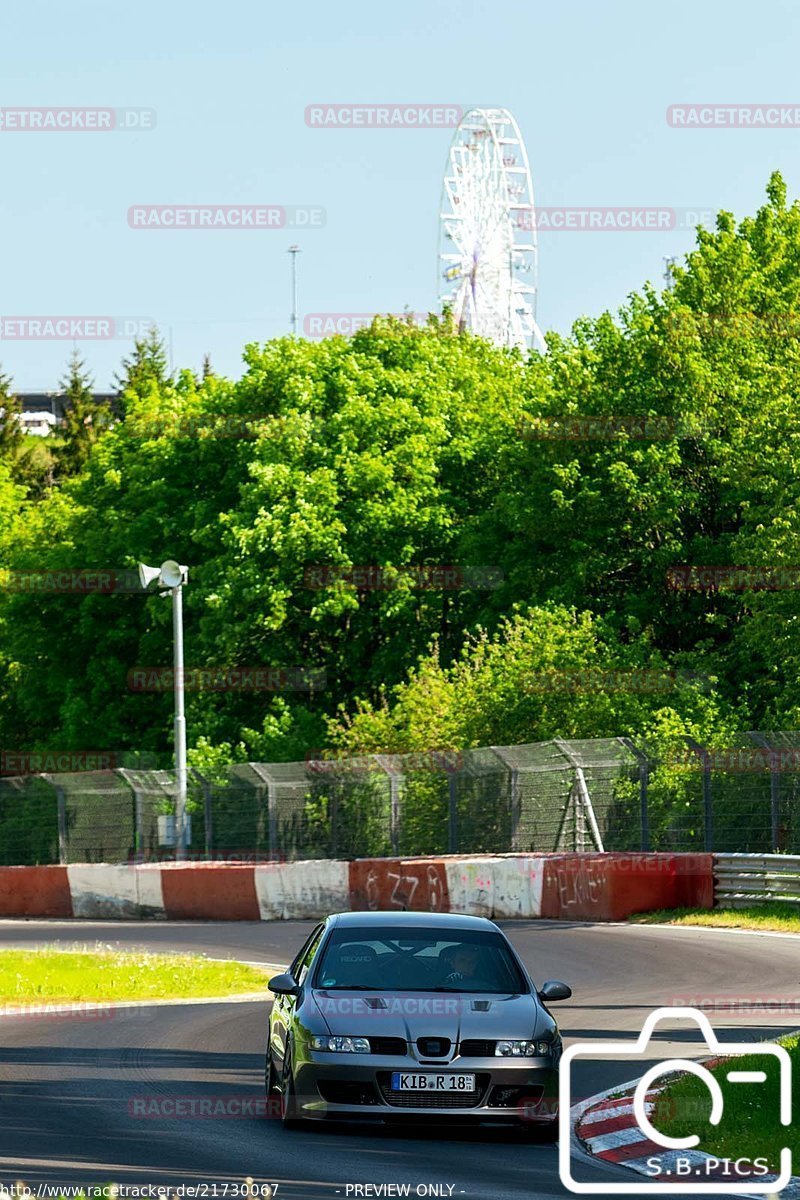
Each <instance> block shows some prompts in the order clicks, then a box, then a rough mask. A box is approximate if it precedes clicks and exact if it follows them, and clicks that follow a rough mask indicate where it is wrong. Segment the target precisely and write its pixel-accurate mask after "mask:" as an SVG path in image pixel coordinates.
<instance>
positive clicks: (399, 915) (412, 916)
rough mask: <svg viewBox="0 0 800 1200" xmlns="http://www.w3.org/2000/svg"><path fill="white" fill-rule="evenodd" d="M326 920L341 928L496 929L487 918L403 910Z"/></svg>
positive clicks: (339, 915) (342, 915)
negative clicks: (375, 926) (374, 926)
mask: <svg viewBox="0 0 800 1200" xmlns="http://www.w3.org/2000/svg"><path fill="white" fill-rule="evenodd" d="M328 920H329V921H330V923H331V924H335V925H337V926H339V927H341V928H345V929H347V928H350V927H353V926H357V927H358V928H360V929H363V928H364V927H368V926H370V925H380V926H382V927H383V928H386V927H387V926H388V927H391V928H396V929H451V930H455V929H483V930H485V929H486V927H487V926H489V927H491V928H493V929H497V926H496V925H495V923H494V921H490V920H489V918H488V917H470V916H467V915H466V914H464V913H440V912H407V911H405V909H404V910H402V911H400V912H398V911H396V910H395V911H392V912H372V911H369V912H343V913H333V914H332V915H331V916H330V917H329V918H328Z"/></svg>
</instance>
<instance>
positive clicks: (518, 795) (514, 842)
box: [511, 767, 522, 850]
mask: <svg viewBox="0 0 800 1200" xmlns="http://www.w3.org/2000/svg"><path fill="white" fill-rule="evenodd" d="M521 817H522V790H521V788H520V785H519V770H518V768H517V767H512V768H511V849H512V850H519V824H520V819H521Z"/></svg>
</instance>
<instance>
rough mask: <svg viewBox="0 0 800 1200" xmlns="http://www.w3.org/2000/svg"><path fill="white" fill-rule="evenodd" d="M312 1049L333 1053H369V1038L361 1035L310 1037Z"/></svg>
mask: <svg viewBox="0 0 800 1200" xmlns="http://www.w3.org/2000/svg"><path fill="white" fill-rule="evenodd" d="M311 1049H312V1050H330V1051H332V1052H333V1053H334V1054H369V1040H368V1039H367V1038H362V1037H327V1036H324V1037H317V1036H315V1037H312V1039H311Z"/></svg>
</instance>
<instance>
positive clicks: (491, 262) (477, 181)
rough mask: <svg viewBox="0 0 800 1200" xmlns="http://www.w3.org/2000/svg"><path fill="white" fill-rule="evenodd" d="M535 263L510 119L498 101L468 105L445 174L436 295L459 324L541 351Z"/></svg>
mask: <svg viewBox="0 0 800 1200" xmlns="http://www.w3.org/2000/svg"><path fill="white" fill-rule="evenodd" d="M537 265H538V262H537V249H536V225H535V221H534V207H533V185H532V183H531V173H530V167H529V166H528V155H527V152H526V150H525V143H524V142H523V140H522V135H521V134H520V131H519V129H518V127H517V123H516V121H515V120H514V118H513V117H512V115H511V113H510V112H508V110H507V109H505V108H473V109H470V111H469V112H467V113H466V114H465V115H464V117H463V118H462V120H461V123H460V124H459V126H458V128H457V129H456V132H455V134H454V135H453V141H452V143H451V146H450V153H449V156H448V160H447V168H446V170H445V176H444V185H443V189H442V205H441V214H440V226H439V271H440V277H439V283H440V288H439V300H440V302H441V303H442V304H443V305H447V306H448V307H449V308H450V310H451V312H452V314H453V317H454V319H455V320H456V321H457V322H458V324H459V327H461V328H466V329H470V330H472V332H473V333H476V334H479V335H480V336H481V337H486V338H489V339H491V341H493V342H496V343H497V344H498V345H501V346H518V347H519V348H520V349H523V350H527V349H536V350H540V351H541V352H543V353H544V352H545V351H546V350H547V346H546V343H545V340H544V337H543V335H542V333H541V330H540V329H539V326H538V325H537V324H536V291H537V287H536V273H537Z"/></svg>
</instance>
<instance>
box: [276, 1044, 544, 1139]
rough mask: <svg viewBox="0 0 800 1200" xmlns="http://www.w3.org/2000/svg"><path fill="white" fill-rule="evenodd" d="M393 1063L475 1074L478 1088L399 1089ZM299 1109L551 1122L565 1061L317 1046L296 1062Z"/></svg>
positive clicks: (324, 1113) (406, 1068) (311, 1113)
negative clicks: (435, 1057) (432, 1058)
mask: <svg viewBox="0 0 800 1200" xmlns="http://www.w3.org/2000/svg"><path fill="white" fill-rule="evenodd" d="M393 1071H402V1072H404V1073H408V1072H418V1073H426V1074H441V1073H443V1072H444V1073H446V1074H450V1073H454V1074H470V1075H475V1077H476V1088H475V1091H474V1092H436V1091H425V1092H394V1091H392V1089H391V1087H390V1080H391V1075H392V1072H393ZM294 1074H295V1094H296V1098H297V1111H298V1115H299V1116H303V1117H311V1118H318V1119H324V1118H334V1117H335V1118H359V1119H361V1120H365V1119H366V1120H369V1119H373V1120H374V1119H380V1120H391V1119H397V1120H409V1119H413V1118H414V1117H418V1118H424V1119H426V1120H428V1119H430V1118H445V1119H449V1118H452V1119H464V1118H468V1119H472V1120H482V1121H495V1122H497V1121H500V1122H521V1121H524V1122H530V1123H531V1124H537V1125H540V1124H552V1122H553V1121H555V1120H556V1119H557V1117H558V1069H557V1067H556V1066H555V1065H554V1063H553V1060H552V1059H550V1058H530V1059H519V1058H514V1059H512V1058H497V1057H491V1058H460V1057H458V1058H454V1059H451V1060H450V1061H449V1062H447V1063H436V1064H432V1063H429V1062H428V1063H426V1062H420V1061H419V1060H417V1059H415V1058H412V1057H411V1056H409V1057H407V1058H405V1059H404V1060H398V1059H397V1058H394V1057H393V1058H387V1057H383V1056H381V1055H374V1054H324V1055H323V1054H313V1055H311V1056H310V1057H309V1058H308V1059H307V1060H305V1061H303V1062H301V1063H297V1064H296V1066H295V1072H294Z"/></svg>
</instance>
